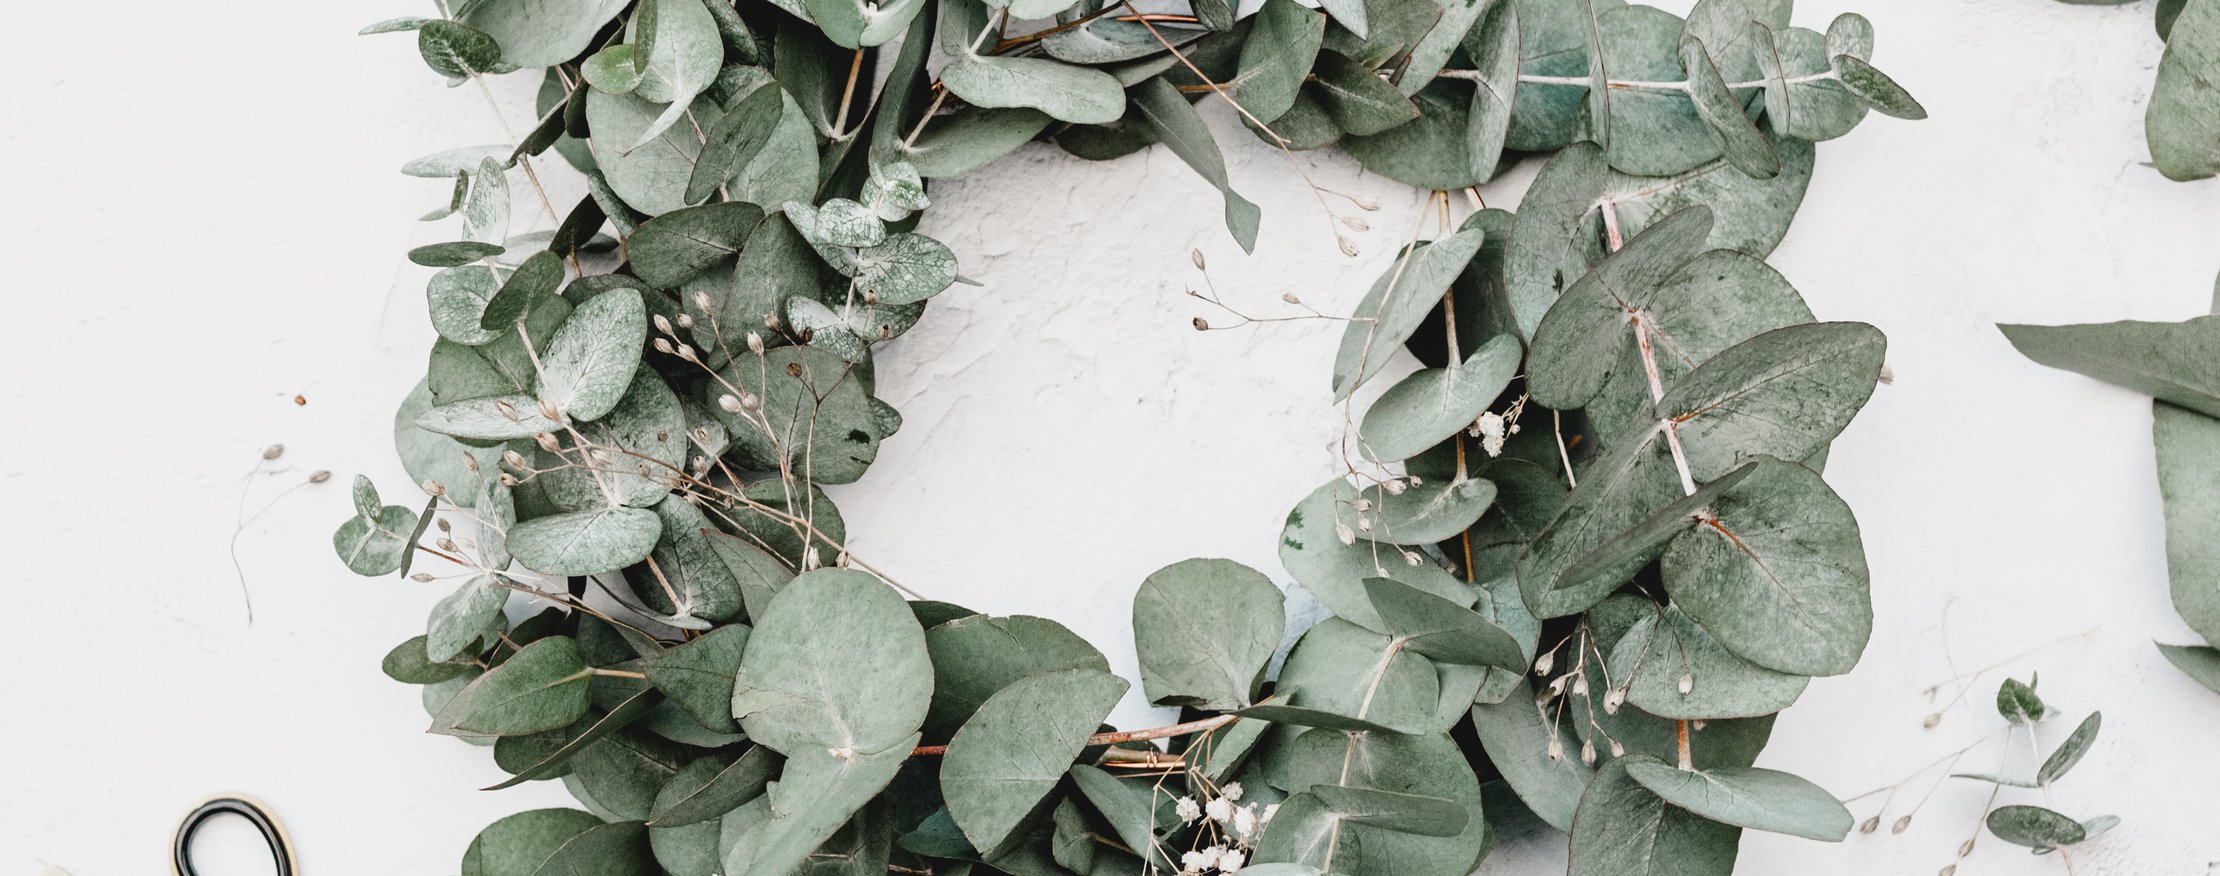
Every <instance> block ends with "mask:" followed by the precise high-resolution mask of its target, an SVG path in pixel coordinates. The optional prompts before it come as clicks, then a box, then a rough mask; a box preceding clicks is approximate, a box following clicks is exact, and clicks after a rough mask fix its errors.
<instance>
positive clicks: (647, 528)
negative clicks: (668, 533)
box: [509, 506, 663, 575]
mask: <svg viewBox="0 0 2220 876" xmlns="http://www.w3.org/2000/svg"><path fill="white" fill-rule="evenodd" d="M662 534H663V523H662V520H661V519H659V518H657V517H656V516H655V512H653V511H649V510H647V509H645V508H628V507H623V506H612V507H606V508H596V509H592V510H587V511H571V512H567V513H563V514H556V515H552V516H548V517H535V518H533V519H531V520H526V521H524V522H522V523H519V524H517V525H516V526H515V527H514V528H511V529H510V530H509V553H511V554H514V555H516V559H517V561H518V562H521V563H523V564H524V565H525V567H526V568H529V569H531V570H533V571H535V572H542V573H545V574H549V575H596V574H600V573H602V572H610V571H615V570H617V569H622V568H624V567H626V566H629V565H632V564H633V563H637V562H639V561H641V560H644V559H647V556H648V554H650V553H652V552H653V551H654V550H655V543H656V540H657V539H658V538H660V537H661V536H662Z"/></svg>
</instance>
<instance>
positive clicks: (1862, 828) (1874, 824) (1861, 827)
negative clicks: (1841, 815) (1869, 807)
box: [1858, 815, 1881, 833]
mask: <svg viewBox="0 0 2220 876" xmlns="http://www.w3.org/2000/svg"><path fill="white" fill-rule="evenodd" d="M1880 829H1881V816H1878V815H1876V816H1873V817H1872V818H1868V819H1866V820H1864V821H1861V822H1858V832H1859V833H1872V832H1874V831H1876V830H1880Z"/></svg>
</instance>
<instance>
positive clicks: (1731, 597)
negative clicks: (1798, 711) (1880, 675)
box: [1661, 457, 1873, 675]
mask: <svg viewBox="0 0 2220 876" xmlns="http://www.w3.org/2000/svg"><path fill="white" fill-rule="evenodd" d="M1711 516H1712V517H1713V518H1714V519H1712V520H1710V521H1707V522H1706V523H1705V524H1704V525H1702V526H1699V527H1697V528H1695V529H1691V530H1689V531H1688V532H1685V533H1682V534H1681V535H1680V536H1678V537H1676V538H1674V539H1673V541H1672V543H1671V544H1670V545H1668V546H1667V547H1666V549H1665V556H1664V558H1663V560H1662V561H1661V562H1662V566H1661V574H1662V577H1663V579H1664V584H1665V591H1666V592H1667V593H1669V594H1671V595H1672V597H1673V601H1674V602H1675V603H1676V604H1678V605H1679V606H1680V607H1681V609H1682V610H1684V611H1686V612H1687V613H1688V616H1689V618H1690V619H1692V620H1694V621H1695V622H1696V623H1698V624H1701V625H1702V626H1703V628H1704V629H1705V630H1706V631H1708V632H1710V633H1711V635H1712V637H1713V638H1716V639H1718V641H1719V644H1720V645H1722V646H1724V647H1725V648H1726V649H1727V650H1728V651H1732V652H1734V653H1735V654H1736V655H1737V656H1740V657H1741V658H1743V659H1745V660H1748V661H1750V662H1752V663H1756V664H1758V665H1760V666H1763V667H1766V668H1768V669H1772V670H1776V671H1779V672H1787V673H1794V674H1798V675H1840V674H1842V673H1845V672H1848V671H1850V668H1851V667H1852V666H1855V665H1857V662H1858V656H1859V655H1860V654H1862V653H1863V652H1864V651H1865V643H1866V640H1867V639H1868V638H1870V637H1871V636H1872V633H1873V603H1872V599H1871V598H1870V595H1869V594H1868V592H1867V585H1868V580H1867V571H1866V564H1865V548H1864V543H1863V541H1862V539H1861V538H1860V536H1859V533H1858V521H1857V519H1856V518H1855V517H1853V516H1852V515H1851V513H1850V508H1849V506H1848V505H1845V504H1843V501H1842V499H1841V498H1840V497H1837V496H1836V495H1835V493H1834V491H1833V490H1832V489H1829V488H1828V486H1827V484H1826V482H1825V481H1822V480H1820V478H1819V475H1817V474H1815V473H1813V472H1812V470H1811V469H1808V468H1805V467H1803V466H1802V465H1798V464H1796V463H1793V462H1782V461H1779V460H1775V459H1772V458H1770V457H1766V458H1760V459H1759V460H1758V462H1757V469H1756V470H1755V471H1754V472H1752V473H1751V474H1750V476H1749V477H1748V478H1746V479H1745V480H1743V481H1742V483H1741V484H1739V485H1738V486H1736V487H1735V488H1733V489H1730V490H1728V491H1727V493H1726V495H1723V496H1721V497H1719V498H1718V499H1717V500H1715V501H1713V502H1712V504H1711Z"/></svg>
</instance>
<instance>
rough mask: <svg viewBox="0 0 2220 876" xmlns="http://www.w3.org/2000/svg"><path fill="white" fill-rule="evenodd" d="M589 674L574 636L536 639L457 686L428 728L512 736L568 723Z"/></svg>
mask: <svg viewBox="0 0 2220 876" xmlns="http://www.w3.org/2000/svg"><path fill="white" fill-rule="evenodd" d="M592 678H593V670H592V669H591V668H589V667H588V666H587V665H586V658H585V656H584V655H583V654H581V653H580V652H579V650H578V640H576V639H572V638H569V637H567V636H553V637H549V638H546V639H541V640H539V641H537V642H533V643H532V644H529V645H526V646H524V647H523V648H522V649H520V650H518V651H517V652H516V654H515V655H514V656H511V657H510V658H509V659H508V660H507V661H505V662H503V663H502V664H501V665H500V666H496V667H494V668H493V670H492V671H490V672H487V673H486V674H484V675H481V676H479V677H478V678H477V680H475V681H472V682H471V683H470V685H469V686H468V687H465V688H463V689H462V692H460V693H458V694H456V695H455V698H454V699H452V700H450V701H448V703H447V706H446V707H445V708H443V709H441V710H440V713H439V714H438V715H437V716H436V717H434V718H433V719H432V732H435V733H445V734H449V735H455V736H517V735H522V734H526V733H539V732H542V731H546V730H553V729H556V728H558V727H564V726H568V725H569V724H570V723H571V722H572V721H576V720H578V719H579V718H580V717H581V716H583V715H585V714H586V708H587V703H588V700H587V696H588V692H587V681H588V680H590V679H592Z"/></svg>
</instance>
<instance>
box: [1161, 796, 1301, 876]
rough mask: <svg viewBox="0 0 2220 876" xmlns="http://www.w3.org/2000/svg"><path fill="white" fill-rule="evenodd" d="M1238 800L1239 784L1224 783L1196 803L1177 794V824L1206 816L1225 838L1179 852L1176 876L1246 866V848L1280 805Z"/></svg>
mask: <svg viewBox="0 0 2220 876" xmlns="http://www.w3.org/2000/svg"><path fill="white" fill-rule="evenodd" d="M1240 801H1241V783H1240V782H1228V783H1227V784H1226V785H1225V786H1224V787H1222V788H1219V789H1218V795H1217V796H1215V797H1211V798H1210V799H1209V802H1206V803H1198V802H1196V799H1195V798H1194V797H1181V798H1179V801H1178V802H1177V803H1174V804H1173V806H1172V809H1173V811H1174V812H1175V813H1177V814H1178V815H1179V820H1180V823H1182V824H1193V823H1195V822H1197V821H1200V820H1202V819H1204V818H1208V819H1210V820H1211V821H1213V822H1216V823H1217V824H1218V828H1219V831H1220V835H1221V836H1222V837H1223V838H1224V839H1225V840H1226V841H1224V842H1220V843H1217V844H1216V845H1211V846H1206V847H1204V848H1200V849H1194V850H1191V851H1189V852H1187V853H1185V854H1182V855H1180V857H1179V866H1180V870H1179V873H1180V876H1203V874H1206V873H1234V872H1239V871H1240V869H1241V868H1242V867H1245V866H1248V863H1249V848H1250V847H1251V846H1252V845H1254V844H1255V843H1256V841H1257V838H1258V837H1259V836H1261V835H1262V834H1263V833H1264V826H1265V825H1266V824H1269V823H1271V821H1272V815H1273V813H1275V812H1278V811H1279V809H1280V807H1279V804H1277V803H1274V804H1272V805H1270V806H1263V807H1259V806H1258V805H1257V804H1255V803H1250V804H1248V805H1246V806H1241V805H1236V804H1238V803H1240Z"/></svg>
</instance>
